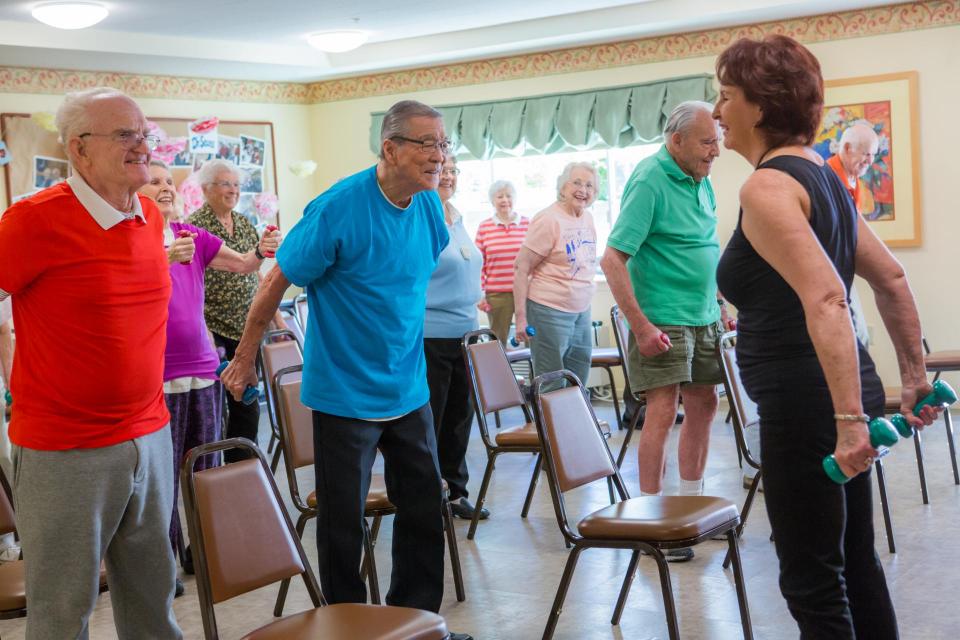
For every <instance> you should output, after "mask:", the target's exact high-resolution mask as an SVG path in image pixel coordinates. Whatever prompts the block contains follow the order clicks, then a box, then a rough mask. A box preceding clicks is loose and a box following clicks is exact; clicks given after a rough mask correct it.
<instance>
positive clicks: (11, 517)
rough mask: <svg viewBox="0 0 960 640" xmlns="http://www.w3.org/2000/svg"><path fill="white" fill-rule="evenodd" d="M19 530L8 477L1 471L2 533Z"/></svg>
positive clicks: (0, 522)
mask: <svg viewBox="0 0 960 640" xmlns="http://www.w3.org/2000/svg"><path fill="white" fill-rule="evenodd" d="M16 530H17V516H16V514H15V513H14V512H13V503H12V502H11V501H10V493H9V485H8V484H7V479H6V478H5V477H4V476H3V471H0V535H5V534H7V533H13V532H14V531H16Z"/></svg>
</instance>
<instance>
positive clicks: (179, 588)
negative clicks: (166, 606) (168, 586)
mask: <svg viewBox="0 0 960 640" xmlns="http://www.w3.org/2000/svg"><path fill="white" fill-rule="evenodd" d="M183 591H184V589H183V580H181V579H180V578H177V584H176V586H175V587H174V588H173V597H174V598H179V597H180V596H182V595H183Z"/></svg>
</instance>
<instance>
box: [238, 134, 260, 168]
mask: <svg viewBox="0 0 960 640" xmlns="http://www.w3.org/2000/svg"><path fill="white" fill-rule="evenodd" d="M240 145H241V149H240V164H242V165H253V166H256V167H262V166H263V158H264V156H265V155H266V148H267V145H266V143H264V141H263V140H261V139H260V138H254V137H252V136H245V135H241V136H240Z"/></svg>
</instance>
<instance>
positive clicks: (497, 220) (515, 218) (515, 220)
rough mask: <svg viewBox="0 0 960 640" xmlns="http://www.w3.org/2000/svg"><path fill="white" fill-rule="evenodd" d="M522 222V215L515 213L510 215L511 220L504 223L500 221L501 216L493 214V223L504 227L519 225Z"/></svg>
mask: <svg viewBox="0 0 960 640" xmlns="http://www.w3.org/2000/svg"><path fill="white" fill-rule="evenodd" d="M519 222H520V214H519V213H517V212H516V211H514V212H513V213H511V214H510V219H509V220H507V221H506V222H504V221H503V220H501V219H500V216H498V215H497V214H493V223H494V224H499V225H503V226H504V227H509V226H510V225H512V224H518V223H519Z"/></svg>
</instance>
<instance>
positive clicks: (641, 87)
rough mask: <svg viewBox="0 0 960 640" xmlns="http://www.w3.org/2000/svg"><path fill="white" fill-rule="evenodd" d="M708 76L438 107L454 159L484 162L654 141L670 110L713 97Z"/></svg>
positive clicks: (376, 146)
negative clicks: (480, 160)
mask: <svg viewBox="0 0 960 640" xmlns="http://www.w3.org/2000/svg"><path fill="white" fill-rule="evenodd" d="M716 95H717V93H716V90H715V89H714V88H713V76H710V75H706V74H704V75H696V76H687V77H683V78H672V79H670V80H659V81H656V82H647V83H644V84H637V85H630V86H623V87H612V88H609V89H599V90H593V91H582V92H576V93H560V94H552V95H546V96H534V97H529V98H517V99H513V100H498V101H493V102H475V103H470V104H459V105H446V106H438V107H436V108H437V109H438V110H439V111H440V112H441V113H442V114H443V119H444V124H445V126H446V131H447V135H448V136H449V137H450V139H451V140H452V141H453V143H454V148H455V152H456V154H457V156H459V157H464V158H475V159H487V158H492V157H496V156H506V155H510V156H516V155H524V154H534V153H557V152H561V151H575V150H586V149H602V148H608V147H627V146H630V145H632V144H646V143H652V142H659V141H660V140H662V138H663V126H664V124H665V123H666V121H667V116H669V115H670V112H671V111H672V110H673V108H674V107H675V106H677V105H678V104H680V103H681V102H684V101H686V100H705V101H708V102H712V101H713V100H714V99H715V98H716ZM384 114H385V112H383V111H380V112H376V113H373V114H372V122H371V125H370V149H371V151H373V152H374V153H378V152H379V150H380V126H381V124H382V123H383V116H384Z"/></svg>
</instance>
